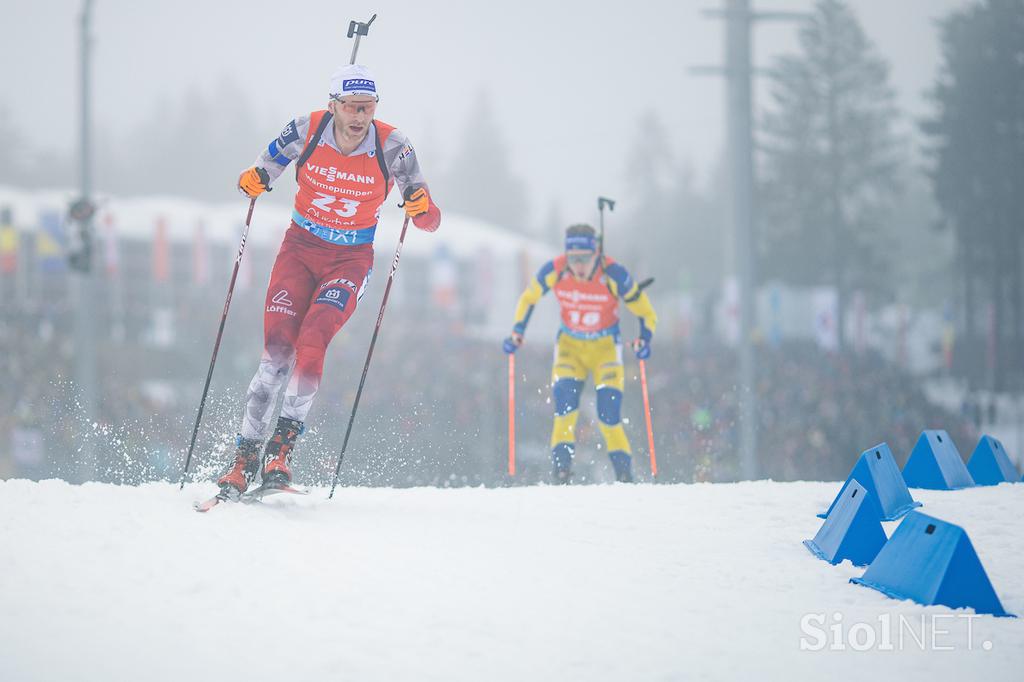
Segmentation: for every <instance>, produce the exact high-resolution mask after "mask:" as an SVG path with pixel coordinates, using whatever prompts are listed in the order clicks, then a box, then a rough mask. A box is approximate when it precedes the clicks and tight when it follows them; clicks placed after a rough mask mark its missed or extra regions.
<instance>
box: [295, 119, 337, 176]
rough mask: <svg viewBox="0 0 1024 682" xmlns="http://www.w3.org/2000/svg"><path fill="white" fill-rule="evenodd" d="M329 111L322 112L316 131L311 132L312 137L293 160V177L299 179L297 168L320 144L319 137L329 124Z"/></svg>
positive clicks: (300, 166)
mask: <svg viewBox="0 0 1024 682" xmlns="http://www.w3.org/2000/svg"><path fill="white" fill-rule="evenodd" d="M331 118H332V116H331V112H329V111H328V112H327V113H325V114H324V117H323V118H321V119H320V125H318V126H317V127H316V131H315V132H314V133H313V137H311V138H309V143H308V144H307V145H306V148H305V149H303V150H302V153H301V154H299V158H298V159H297V160H296V161H295V179H296V180H298V179H299V169H300V168H302V166H303V165H304V164H305V163H306V161H307V160H308V159H309V157H310V156H311V155H312V154H313V150H314V149H316V146H317V145H318V144H320V138H321V137H322V136H323V134H324V131H325V130H327V126H329V125H330V124H331Z"/></svg>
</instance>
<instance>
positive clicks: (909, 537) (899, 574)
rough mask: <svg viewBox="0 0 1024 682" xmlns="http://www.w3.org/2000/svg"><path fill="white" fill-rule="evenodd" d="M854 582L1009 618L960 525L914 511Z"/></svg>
mask: <svg viewBox="0 0 1024 682" xmlns="http://www.w3.org/2000/svg"><path fill="white" fill-rule="evenodd" d="M850 582H852V583H857V584H859V585H864V586H865V587H870V588H872V589H875V590H878V591H879V592H881V593H883V594H885V595H887V596H889V597H892V598H893V599H911V600H913V601H916V602H917V603H919V604H924V605H926V606H931V605H935V604H941V605H943V606H948V607H950V608H954V609H960V608H972V609H974V611H975V612H976V613H979V614H983V613H984V614H992V615H993V616H1009V615H1011V614H1008V613H1007V612H1006V611H1005V610H1003V605H1002V604H1001V603H1000V602H999V597H997V596H996V591H995V589H993V587H992V583H991V582H989V579H988V574H986V573H985V567H984V566H982V565H981V560H980V559H979V558H978V555H977V553H976V552H975V551H974V545H972V544H971V539H970V538H969V537H967V533H966V532H964V529H963V528H961V527H960V526H957V525H954V524H952V523H948V522H946V521H941V520H939V519H936V518H934V517H932V516H928V515H927V514H922V513H921V512H917V511H915V512H911V513H910V514H907V518H905V519H903V522H902V523H900V526H899V528H897V529H896V532H895V533H893V534H892V537H891V538H889V541H888V542H887V543H885V546H884V547H882V550H881V551H880V552H879V553H878V556H876V557H875V560H874V561H872V562H871V565H870V566H869V567H868V570H867V571H865V572H864V575H863V576H862V577H860V578H851V579H850Z"/></svg>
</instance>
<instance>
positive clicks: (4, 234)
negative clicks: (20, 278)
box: [0, 207, 19, 275]
mask: <svg viewBox="0 0 1024 682" xmlns="http://www.w3.org/2000/svg"><path fill="white" fill-rule="evenodd" d="M18 246H19V240H18V231H17V230H16V229H14V225H13V224H12V221H11V209H9V208H6V207H5V208H4V209H3V210H0V272H2V273H4V274H6V275H10V274H13V273H15V272H17V270H18Z"/></svg>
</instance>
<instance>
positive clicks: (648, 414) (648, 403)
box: [640, 360, 658, 476]
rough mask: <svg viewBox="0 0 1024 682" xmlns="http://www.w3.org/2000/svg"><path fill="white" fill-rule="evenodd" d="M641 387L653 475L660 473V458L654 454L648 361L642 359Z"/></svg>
mask: <svg viewBox="0 0 1024 682" xmlns="http://www.w3.org/2000/svg"><path fill="white" fill-rule="evenodd" d="M640 388H641V390H642V391H643V394H644V416H645V417H646V418H647V449H648V450H649V451H650V453H651V475H652V476H657V475H658V458H657V456H656V455H655V454H654V429H652V428H651V401H650V399H648V397H647V362H646V361H645V360H641V361H640Z"/></svg>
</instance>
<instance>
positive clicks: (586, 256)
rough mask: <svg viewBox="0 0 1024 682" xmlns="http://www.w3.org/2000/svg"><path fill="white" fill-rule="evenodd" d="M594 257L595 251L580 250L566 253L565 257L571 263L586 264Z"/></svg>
mask: <svg viewBox="0 0 1024 682" xmlns="http://www.w3.org/2000/svg"><path fill="white" fill-rule="evenodd" d="M593 257H594V252H593V251H579V252H574V253H567V254H565V259H566V261H568V262H569V265H586V264H587V263H589V262H590V259H591V258H593Z"/></svg>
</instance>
